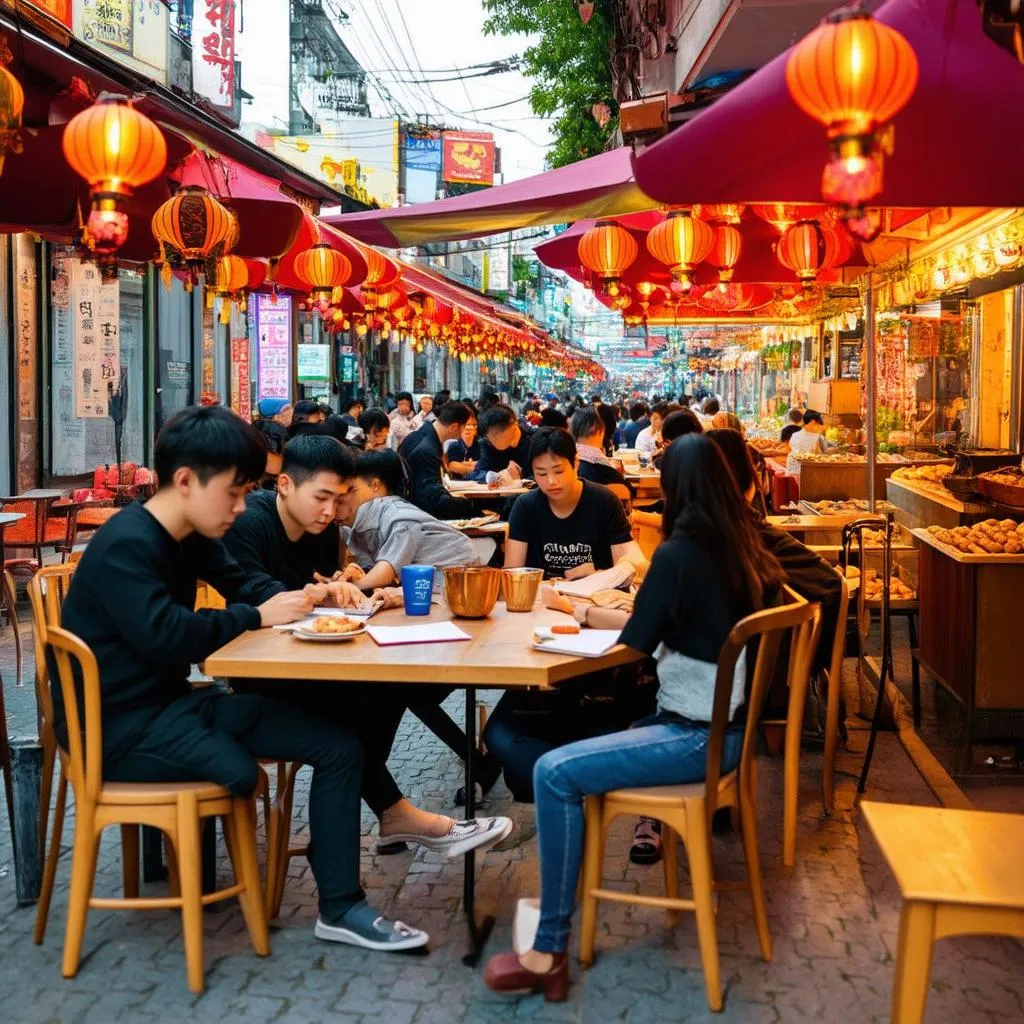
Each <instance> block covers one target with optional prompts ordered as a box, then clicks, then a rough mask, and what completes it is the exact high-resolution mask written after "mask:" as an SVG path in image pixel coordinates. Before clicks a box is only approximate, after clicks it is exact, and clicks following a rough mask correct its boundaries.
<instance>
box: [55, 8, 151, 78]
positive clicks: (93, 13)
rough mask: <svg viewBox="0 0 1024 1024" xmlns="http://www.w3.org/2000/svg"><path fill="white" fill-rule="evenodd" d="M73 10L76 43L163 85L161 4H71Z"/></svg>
mask: <svg viewBox="0 0 1024 1024" xmlns="http://www.w3.org/2000/svg"><path fill="white" fill-rule="evenodd" d="M73 9H74V21H73V25H74V33H75V35H76V36H78V38H79V39H81V40H82V41H83V42H85V43H88V44H89V45H90V46H93V47H95V48H96V49H97V50H101V51H102V52H104V53H106V54H109V55H110V56H111V57H113V58H114V60H116V61H117V62H118V63H120V64H123V65H125V66H126V67H129V68H131V69H132V70H133V71H139V72H141V73H142V74H144V75H146V76H147V77H149V78H153V79H155V80H156V81H157V82H159V83H160V84H161V85H166V84H167V61H168V44H169V40H170V31H169V29H168V20H167V5H166V4H165V3H164V2H163V0H74V5H73Z"/></svg>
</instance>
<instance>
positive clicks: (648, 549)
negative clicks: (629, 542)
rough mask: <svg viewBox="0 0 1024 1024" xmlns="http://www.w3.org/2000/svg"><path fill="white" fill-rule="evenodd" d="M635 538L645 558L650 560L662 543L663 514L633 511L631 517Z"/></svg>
mask: <svg viewBox="0 0 1024 1024" xmlns="http://www.w3.org/2000/svg"><path fill="white" fill-rule="evenodd" d="M629 522H630V524H631V525H632V527H633V539H634V540H635V541H636V542H637V544H639V545H640V550H641V551H642V552H643V553H644V558H646V559H648V560H650V558H651V556H652V555H653V554H654V550H655V548H657V546H658V545H659V544H660V543H661V516H660V515H658V514H657V513H656V512H640V511H637V512H633V513H632V515H630V517H629Z"/></svg>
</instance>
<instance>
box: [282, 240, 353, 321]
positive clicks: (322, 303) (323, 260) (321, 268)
mask: <svg viewBox="0 0 1024 1024" xmlns="http://www.w3.org/2000/svg"><path fill="white" fill-rule="evenodd" d="M295 276H296V277H297V278H298V279H299V280H300V281H301V282H302V283H303V284H304V285H306V286H307V287H308V288H309V298H310V302H311V303H312V305H313V308H314V309H315V310H316V311H317V312H318V313H320V314H321V315H323V314H324V313H326V312H327V310H328V309H329V308H330V305H331V294H332V293H333V291H334V289H335V288H341V287H343V286H344V285H345V284H346V283H347V282H348V281H349V279H350V278H351V277H352V262H351V260H349V258H348V257H347V256H346V255H344V253H340V252H338V250H337V249H332V248H331V246H330V245H328V244H327V243H326V242H317V244H316V245H311V246H310V247H309V248H308V249H303V250H302V252H300V253H299V254H298V256H296V257H295Z"/></svg>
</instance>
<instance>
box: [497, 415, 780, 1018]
mask: <svg viewBox="0 0 1024 1024" xmlns="http://www.w3.org/2000/svg"><path fill="white" fill-rule="evenodd" d="M662 488H663V490H664V492H665V516H664V520H663V522H664V527H663V537H664V540H663V542H662V543H661V545H660V546H659V547H658V549H657V551H655V553H654V557H653V559H652V561H651V567H650V570H649V572H648V574H647V578H646V579H645V580H644V583H643V585H642V586H641V588H640V590H639V592H638V593H637V595H636V602H635V606H634V610H633V615H632V617H631V618H630V619H629V621H628V622H627V623H626V626H625V629H624V630H623V632H622V638H621V639H622V642H623V643H625V644H628V645H629V646H630V647H632V648H634V649H635V650H637V651H639V652H641V653H643V654H648V655H653V656H654V657H655V659H656V661H657V663H658V713H657V715H655V716H654V717H653V718H651V719H648V720H646V721H645V722H642V723H640V724H639V725H638V726H637V727H636V728H633V729H630V730H628V731H626V732H618V733H612V734H610V735H607V736H600V737H597V738H595V739H590V740H582V741H581V742H579V743H570V744H568V745H567V746H564V747H559V748H557V749H555V750H552V751H550V752H549V753H547V754H545V755H544V756H543V757H541V759H540V760H539V761H538V762H537V766H536V768H535V770H534V788H535V794H536V797H535V799H536V805H537V831H538V838H539V845H540V873H541V901H540V902H541V911H540V926H539V928H538V930H537V935H536V938H535V939H534V942H533V948H532V949H530V950H528V951H527V952H526V953H524V954H523V955H522V956H517V955H516V954H515V953H505V954H502V955H499V956H495V957H492V958H491V960H490V962H489V963H488V964H487V968H486V970H485V972H484V980H485V981H486V983H487V984H488V986H489V987H490V988H492V989H494V990H495V991H499V992H502V991H503V992H509V993H513V992H515V993H521V992H537V991H542V992H543V993H544V995H545V998H547V999H549V1000H560V999H564V998H565V993H566V990H567V986H568V959H567V957H566V948H567V946H568V943H569V929H570V923H571V921H572V914H573V910H574V907H575V902H576V885H577V880H578V876H579V871H580V864H581V860H582V854H583V798H584V796H586V795H588V794H596V793H606V792H608V791H609V790H613V789H620V788H623V787H628V786H659V785H672V784H680V783H688V782H698V781H700V780H701V779H703V778H704V773H705V768H706V764H707V744H708V733H709V728H710V721H711V711H712V704H713V701H714V692H715V675H716V671H717V662H718V655H719V652H720V651H721V648H722V645H723V644H724V643H725V640H726V638H727V637H728V635H729V633H730V631H731V630H732V628H733V626H735V625H736V623H737V622H739V621H740V619H742V618H744V617H746V616H747V615H750V614H752V613H753V612H755V611H758V610H760V609H762V608H764V607H766V606H767V605H770V604H772V603H774V601H775V598H776V594H777V592H778V590H779V587H780V586H781V583H782V572H781V569H780V568H779V565H778V563H777V562H776V561H775V559H774V558H773V557H772V556H771V555H770V554H768V552H767V551H766V550H765V547H764V545H763V544H762V542H761V539H760V535H759V533H758V530H757V527H756V524H755V522H754V519H753V517H752V516H751V515H750V513H749V512H748V511H747V508H746V503H745V501H744V498H743V496H742V495H741V494H740V491H739V488H738V487H737V485H736V481H735V480H734V479H733V475H732V473H731V471H730V470H729V467H728V465H727V464H726V461H725V459H724V458H723V456H722V453H721V452H720V451H719V449H718V448H717V447H716V446H715V445H714V444H713V443H712V442H711V441H709V440H708V439H707V438H706V437H703V436H701V435H691V436H688V437H684V438H681V439H679V440H678V441H676V442H675V443H674V444H673V445H672V447H671V449H670V450H669V452H668V454H667V455H666V456H665V460H664V463H663V466H662ZM596 612H606V610H605V609H594V610H593V611H591V612H583V621H586V619H587V617H588V616H589V615H591V614H595V613H596ZM601 624H602V625H605V624H606V622H605V621H602V623H601ZM745 662H746V659H745V658H744V657H741V658H740V660H739V662H738V663H737V666H736V675H735V679H734V682H733V689H732V696H731V700H730V706H729V710H730V718H731V719H733V720H735V717H736V712H737V710H738V709H739V708H740V707H741V705H742V704H743V703H744V699H745V692H746V684H747V672H746V663H745ZM742 742H743V731H742V728H741V727H739V726H738V725H737V726H735V727H731V728H730V729H729V730H728V731H727V733H726V739H725V746H724V750H723V763H722V771H723V773H725V772H728V771H731V770H733V769H734V768H735V767H736V766H737V764H738V763H739V758H740V750H741V747H742Z"/></svg>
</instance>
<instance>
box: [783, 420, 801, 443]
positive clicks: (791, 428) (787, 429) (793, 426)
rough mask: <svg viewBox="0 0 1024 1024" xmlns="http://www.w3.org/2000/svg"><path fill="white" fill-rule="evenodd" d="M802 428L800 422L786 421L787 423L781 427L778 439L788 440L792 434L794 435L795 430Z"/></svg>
mask: <svg viewBox="0 0 1024 1024" xmlns="http://www.w3.org/2000/svg"><path fill="white" fill-rule="evenodd" d="M802 429H803V424H801V423H787V424H786V425H785V426H784V427H783V428H782V433H781V434H780V435H779V437H780V440H782V441H789V439H790V438H791V437H792V436H793V435H794V434H795V433H796V432H797V431H798V430H802Z"/></svg>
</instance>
